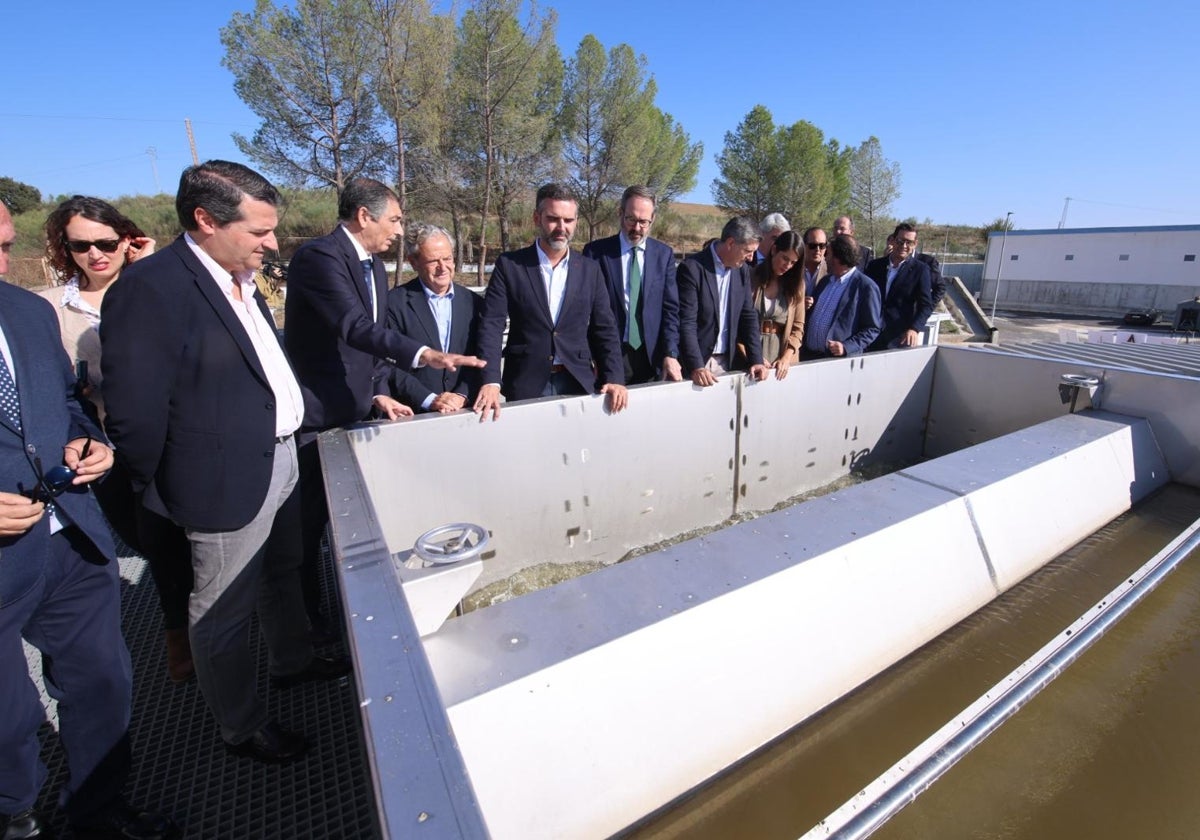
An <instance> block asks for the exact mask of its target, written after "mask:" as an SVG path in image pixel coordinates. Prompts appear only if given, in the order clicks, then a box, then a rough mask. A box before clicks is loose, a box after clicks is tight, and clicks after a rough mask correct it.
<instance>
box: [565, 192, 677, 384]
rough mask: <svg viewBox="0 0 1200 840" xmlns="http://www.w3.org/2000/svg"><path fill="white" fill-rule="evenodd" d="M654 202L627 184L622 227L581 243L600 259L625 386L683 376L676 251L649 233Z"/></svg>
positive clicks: (586, 252)
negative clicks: (614, 318)
mask: <svg viewBox="0 0 1200 840" xmlns="http://www.w3.org/2000/svg"><path fill="white" fill-rule="evenodd" d="M656 201H657V200H656V198H655V195H654V193H652V192H650V190H648V189H646V188H645V187H640V186H633V187H629V188H628V189H626V190H625V192H624V194H623V195H622V196H621V204H620V221H621V232H620V233H618V234H617V235H616V236H609V237H607V238H606V239H597V240H596V241H594V242H589V243H588V244H587V245H585V246H584V248H583V255H584V256H585V257H590V258H592V259H594V260H595V261H596V262H598V263H600V271H601V272H602V273H603V274H604V280H605V282H606V284H607V285H608V296H609V300H610V302H611V303H612V308H613V315H614V316H615V317H616V319H617V328H618V329H619V330H620V331H621V339H622V342H621V355H622V357H623V358H624V361H625V384H626V385H638V384H641V383H643V382H650V381H651V380H653V379H655V378H658V377H661V378H662V379H664V380H668V381H672V382H678V381H680V380H682V379H683V372H682V370H681V369H680V366H679V287H678V286H676V284H675V254H674V253H673V252H672V251H671V249H670V248H669V247H667V246H666V245H664V244H663V243H661V242H659V241H658V240H657V239H651V238H650V226H651V225H652V224H654V211H655V206H656ZM631 261H632V262H631ZM631 268H632V270H631Z"/></svg>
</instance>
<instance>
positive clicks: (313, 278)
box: [283, 178, 479, 641]
mask: <svg viewBox="0 0 1200 840" xmlns="http://www.w3.org/2000/svg"><path fill="white" fill-rule="evenodd" d="M403 236H404V217H403V215H402V214H401V212H400V199H399V198H398V197H397V196H396V193H395V192H393V191H392V190H391V188H389V187H388V186H387V185H386V184H383V183H380V182H379V181H375V180H372V179H370V178H355V179H354V180H352V181H351V182H350V183H348V184H347V185H346V187H345V189H343V190H342V194H341V197H340V198H339V199H338V225H337V227H336V228H334V230H333V231H332V232H331V233H329V234H327V235H325V236H321V237H318V238H316V239H312V240H309V241H308V242H305V243H304V244H303V245H301V246H300V247H299V248H298V249H297V250H296V254H295V256H293V257H292V260H291V262H290V263H289V264H288V274H287V303H286V306H285V310H284V312H285V326H284V337H283V342H284V346H285V347H286V348H287V352H288V357H289V358H290V359H291V361H292V366H293V367H294V368H295V371H296V378H297V379H298V380H299V381H300V390H301V391H302V392H303V394H304V422H303V424H302V425H301V427H300V434H299V436H298V438H297V442H298V444H299V447H300V497H301V506H302V515H303V520H304V525H303V533H302V537H303V540H304V566H303V581H304V602H305V607H306V609H307V611H308V617H309V620H310V621H311V622H312V624H313V627H314V630H315V637H316V638H317V640H318V641H330V640H332V639H333V638H334V637H336V635H337V633H336V631H335V630H334V628H333V627H332V625H331V624H330V623H329V621H328V620H327V619H325V618H323V617H322V616H321V614H320V610H319V605H320V585H319V581H320V573H319V563H320V556H321V537H322V535H323V534H324V533H325V524H326V523H327V522H328V521H329V512H328V510H327V508H326V505H325V482H324V479H323V478H322V476H321V461H320V457H319V455H318V453H317V435H318V434H319V433H320V432H323V431H325V430H326V429H335V428H337V427H339V426H346V425H349V424H350V423H357V422H359V421H361V420H365V419H367V417H368V416H369V415H370V414H371V412H372V410H373V409H374V410H375V411H376V412H378V414H379V415H380V416H381V417H384V418H386V419H388V420H394V419H396V418H398V417H404V416H410V415H411V414H412V409H410V408H409V407H408V406H406V405H403V404H402V403H400V402H399V401H397V400H395V399H393V398H392V397H391V396H390V395H389V393H388V382H387V379H388V377H387V375H386V374H387V371H386V370H384V369H383V368H378V369H377V365H379V363H380V362H382V363H385V365H386V366H397V367H400V368H403V369H405V370H407V369H410V368H416V367H421V366H425V365H428V366H430V367H435V368H440V369H445V370H454V369H455V368H456V367H457V366H458V365H467V366H472V365H477V364H479V362H478V360H477V359H475V358H473V357H466V356H458V355H455V354H451V353H443V352H441V351H440V350H437V349H434V348H432V347H429V346H427V345H424V344H422V343H421V342H420V341H416V340H414V339H412V338H410V337H408V336H406V335H404V334H403V333H400V332H397V331H396V330H389V329H387V328H386V326H385V325H384V321H385V319H386V317H387V293H388V283H387V269H386V268H385V267H384V265H383V260H382V259H381V257H380V255H381V254H386V253H389V252H391V251H392V250H393V245H394V243H396V242H397V241H399V240H400V239H401V238H402V237H403Z"/></svg>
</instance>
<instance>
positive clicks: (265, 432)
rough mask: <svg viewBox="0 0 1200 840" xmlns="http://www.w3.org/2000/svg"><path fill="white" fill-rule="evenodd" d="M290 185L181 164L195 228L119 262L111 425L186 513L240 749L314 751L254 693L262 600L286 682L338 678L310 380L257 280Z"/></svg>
mask: <svg viewBox="0 0 1200 840" xmlns="http://www.w3.org/2000/svg"><path fill="white" fill-rule="evenodd" d="M279 202H280V196H279V193H278V192H276V190H275V188H274V187H272V186H271V184H270V183H268V182H267V180H266V179H264V178H263V177H262V176H261V175H259V174H258V173H257V172H254V171H253V170H251V169H248V168H247V167H245V166H243V165H242V164H239V163H230V162H228V161H219V160H214V161H208V162H207V163H204V164H201V165H199V166H193V167H189V168H188V169H186V170H184V172H183V175H182V177H181V178H180V180H179V192H178V194H177V195H176V198H175V208H176V211H177V213H178V215H179V223H180V225H182V226H183V228H184V231H185V233H184V234H183V236H181V237H180V238H179V239H176V240H175V241H174V242H173V243H171V245H170V246H169V247H167V248H165V249H164V250H162V251H159V252H158V253H156V254H153V255H152V256H150V257H146V258H145V259H142V260H138V261H137V262H136V263H134V264H133V265H131V266H129V267H128V268H127V269H126V270H125V271H123V272H122V273H121V282H120V283H117V284H115V285H114V286H113V287H112V288H111V289H109V291H108V293H107V294H106V295H105V297H104V307H103V310H102V315H103V317H102V319H101V326H100V340H101V344H102V349H103V354H102V357H101V359H102V361H101V365H102V367H103V373H104V396H105V406H106V408H107V410H108V418H107V427H108V431H109V434H110V435H111V437H112V439H113V442H114V443H115V444H116V449H117V453H118V457H119V458H120V459H121V461H122V463H123V464H124V465H125V467H126V468H127V469H128V471H129V476H130V479H131V482H132V484H133V487H134V490H135V491H136V492H138V493H140V494H141V499H142V504H144V505H145V506H146V507H147V508H149V509H150V510H152V511H154V512H155V513H158V514H160V515H162V516H166V517H169V518H170V519H172V520H173V521H175V522H177V523H178V524H179V525H181V526H183V528H184V531H185V533H186V534H187V538H188V541H189V542H190V543H191V546H192V567H193V569H194V572H195V588H194V589H193V590H192V594H191V597H190V599H189V601H188V628H189V635H190V638H191V644H192V660H193V662H194V663H195V666H196V677H197V680H198V681H199V684H200V690H201V692H202V693H203V694H204V699H205V700H206V701H207V703H208V706H209V708H210V709H211V710H212V713H213V716H214V717H216V719H217V721H218V723H219V724H220V728H221V736H222V738H223V739H224V741H225V744H226V746H227V747H228V748H229V750H230V751H231V752H233V753H235V754H238V755H245V756H249V757H251V758H255V759H257V760H260V761H267V762H284V761H292V760H294V759H297V758H299V757H300V756H301V755H302V754H303V753H304V752H305V750H306V749H307V743H306V741H305V739H304V737H303V736H301V735H299V734H296V733H292V732H288V731H286V730H284V729H283V728H281V727H280V726H279V725H278V724H277V723H276V722H275V721H274V720H273V719H272V717H271V715H270V713H269V711H268V709H267V705H266V703H265V702H264V701H263V699H262V698H261V697H259V696H258V693H257V692H256V691H255V672H256V661H255V656H254V654H253V651H252V650H251V648H250V640H249V628H250V621H251V618H252V617H253V615H254V614H255V613H256V612H257V614H258V617H259V621H260V624H261V627H262V631H263V635H264V637H265V639H266V641H267V647H268V650H269V651H270V670H271V674H272V679H273V682H274V683H275V684H276V685H280V686H287V685H291V684H294V683H296V682H300V681H304V680H310V679H332V678H335V677H338V676H341V675H342V674H345V673H346V672H347V671H348V670H349V663H348V662H346V661H345V660H340V661H338V660H330V659H322V658H320V657H316V656H314V655H313V649H312V643H311V641H310V640H309V636H308V633H309V627H308V622H307V621H306V620H305V616H304V603H303V599H302V597H301V594H300V580H299V565H300V546H299V541H298V539H297V534H298V532H299V528H300V520H299V515H300V510H299V496H298V494H297V493H295V492H294V489H295V486H296V482H297V480H298V478H299V468H298V465H297V459H296V446H295V441H294V439H293V435H294V433H295V431H296V430H297V429H298V428H299V426H300V420H301V417H302V416H303V413H304V401H303V397H302V396H301V392H300V385H299V384H298V383H297V382H296V377H295V375H294V374H293V373H292V369H291V366H290V365H289V364H288V361H287V357H286V356H285V355H284V353H283V347H282V346H281V345H280V343H279V339H278V336H277V334H276V331H275V322H274V320H273V319H272V318H271V315H270V312H269V311H268V310H267V307H266V302H265V301H264V300H263V298H262V295H261V294H259V293H258V290H257V288H256V287H255V284H254V276H255V273H256V272H257V271H258V270H259V269H260V268H261V267H262V259H263V252H264V251H265V250H266V249H272V250H273V249H275V248H276V247H277V245H276V241H275V233H274V231H275V226H276V224H277V223H278V215H277V212H276V207H277V206H278V204H279Z"/></svg>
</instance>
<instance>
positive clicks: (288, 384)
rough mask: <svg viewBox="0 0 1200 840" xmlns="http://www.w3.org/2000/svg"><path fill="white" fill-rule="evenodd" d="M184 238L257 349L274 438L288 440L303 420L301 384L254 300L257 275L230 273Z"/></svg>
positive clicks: (255, 350)
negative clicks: (238, 294)
mask: <svg viewBox="0 0 1200 840" xmlns="http://www.w3.org/2000/svg"><path fill="white" fill-rule="evenodd" d="M183 238H184V241H186V242H187V244H188V247H189V248H191V249H192V253H194V254H195V255H196V258H197V259H199V260H200V262H201V264H203V265H204V267H205V268H207V269H208V273H209V274H211V275H212V278H213V282H215V283H216V284H217V288H218V289H220V290H221V294H222V295H224V296H225V300H227V301H229V308H230V309H232V310H233V314H234V315H236V316H237V319H238V321H239V322H240V323H241V325H242V328H243V329H244V330H245V331H246V336H247V337H248V338H249V339H250V344H251V345H253V347H254V353H255V355H257V356H258V363H259V364H260V365H262V369H263V372H264V373H266V375H267V383H268V384H270V386H271V391H272V392H274V394H275V436H276V437H285V436H287V435H290V434H292V433H293V432H294V431H296V430H297V429H299V428H300V422H301V421H302V420H303V419H304V396H303V395H302V394H301V393H300V383H299V382H297V381H296V374H294V373H292V366H291V365H290V364H289V363H288V360H287V357H286V356H285V355H284V354H283V347H282V346H280V344H279V339H278V338H277V337H276V335H275V325H274V324H272V323H270V322H269V321H268V320H267V319H266V317H265V316H264V315H263V314H262V310H260V309H259V308H258V304H257V303H256V302H255V300H254V293H255V292H256V291H257V287H256V286H255V285H254V272H253V271H239V272H238V273H237V274H236V275H235V274H230V273H229V272H228V271H226V270H225V269H223V268H221V266H219V265H217V263H216V261H215V260H214V259H213V258H212V257H210V256H209V255H208V253H207V252H205V250H204V249H203V248H201V247H200V246H199V245H197V244H196V243H195V241H193V240H192V237H191V236H190V235H188V234H186V233H185V234H184V235H183ZM234 283H237V284H238V286H239V287H240V288H241V291H242V299H241V300H238V299H237V298H235V297H234V296H233V284H234Z"/></svg>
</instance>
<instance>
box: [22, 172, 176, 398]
mask: <svg viewBox="0 0 1200 840" xmlns="http://www.w3.org/2000/svg"><path fill="white" fill-rule="evenodd" d="M153 252H154V240H153V239H150V238H149V237H148V236H146V235H145V234H144V233H143V232H142V230H141V229H140V228H139V227H138V226H137V225H136V224H134V223H133V222H132V221H131V220H129V219H127V218H126V217H125V216H123V215H122V214H121V212H120V211H119V210H117V208H115V207H113V206H112V205H111V204H109V203H108V202H106V201H101V200H100V199H98V198H89V197H87V196H82V195H77V196H74V197H72V198H69V199H67V200H66V201H64V202H63V203H62V204H60V205H58V207H56V208H54V211H53V212H52V213H51V214H50V217H49V218H47V219H46V257H47V258H48V259H49V261H50V265H51V266H52V267H53V268H54V270H55V271H57V272H58V274H59V276H60V277H64V278H66V281H65V282H64V283H63V284H62V285H61V286H52V287H51V288H49V289H47V290H46V291H44V292H42V293H41V295H42V297H44V298H46V300H48V301H50V302H51V303H52V304H54V309H55V311H56V312H57V313H58V322H59V325H60V326H61V327H62V334H63V344H64V345H65V346H66V348H67V355H69V356H70V357H71V358H72V359H73V360H75V363H76V365H79V363H80V362H82V363H84V364H85V365H86V367H87V372H86V377H81V381H80V386H81V387H82V388H83V395H84V396H86V397H87V398H88V399H89V400H91V402H92V404H93V405H95V406H96V410H97V411H98V412H99V414H100V418H101V419H103V418H104V397H103V394H102V393H101V378H100V303H101V301H103V300H104V293H105V291H107V290H108V287H109V286H111V285H112V284H113V283H114V282H115V281H116V279H117V277H118V276H120V274H121V269H122V268H124V267H125V265H126V264H127V263H131V262H133V261H134V260H136V259H138V258H140V257H144V256H147V255H148V254H151V253H153ZM80 372H81V373H82V372H83V371H82V369H80Z"/></svg>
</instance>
